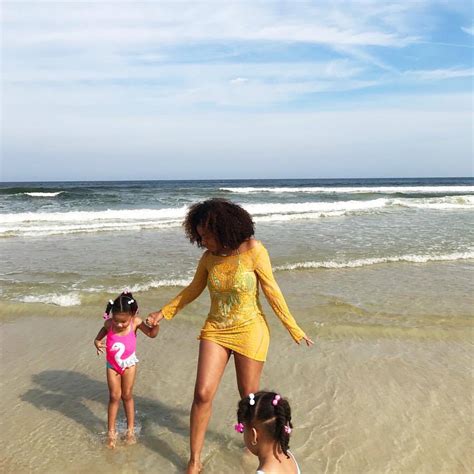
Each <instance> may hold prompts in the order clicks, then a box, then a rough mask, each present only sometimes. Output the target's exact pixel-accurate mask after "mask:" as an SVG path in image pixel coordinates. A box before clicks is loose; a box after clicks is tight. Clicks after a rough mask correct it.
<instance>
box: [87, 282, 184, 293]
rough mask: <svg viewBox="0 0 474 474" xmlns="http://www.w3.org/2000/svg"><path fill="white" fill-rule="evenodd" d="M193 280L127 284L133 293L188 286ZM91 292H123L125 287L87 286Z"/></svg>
mask: <svg viewBox="0 0 474 474" xmlns="http://www.w3.org/2000/svg"><path fill="white" fill-rule="evenodd" d="M191 281H192V278H174V279H173V278H171V279H168V280H151V281H149V282H145V283H137V284H135V285H129V286H127V288H128V290H129V291H131V292H132V293H136V292H139V291H147V290H151V289H153V288H169V287H176V286H188V285H189V284H190V283H191ZM84 291H86V292H89V293H121V292H122V291H123V287H120V288H119V287H110V288H105V287H100V288H87V289H86V290H84Z"/></svg>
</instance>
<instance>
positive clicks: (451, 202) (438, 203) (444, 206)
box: [392, 195, 474, 210]
mask: <svg viewBox="0 0 474 474" xmlns="http://www.w3.org/2000/svg"><path fill="white" fill-rule="evenodd" d="M392 205H394V206H402V207H412V208H417V209H436V210H450V209H474V196H470V195H467V196H445V197H442V198H425V199H394V200H393V201H392Z"/></svg>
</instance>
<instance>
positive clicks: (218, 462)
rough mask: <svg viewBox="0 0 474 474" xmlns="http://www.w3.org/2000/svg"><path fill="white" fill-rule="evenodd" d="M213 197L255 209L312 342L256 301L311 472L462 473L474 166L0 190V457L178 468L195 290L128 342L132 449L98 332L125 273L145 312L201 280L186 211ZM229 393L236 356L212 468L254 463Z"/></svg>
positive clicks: (467, 418) (467, 426)
mask: <svg viewBox="0 0 474 474" xmlns="http://www.w3.org/2000/svg"><path fill="white" fill-rule="evenodd" d="M210 197H224V198H228V199H231V200H233V201H235V202H237V203H240V204H241V205H243V206H244V207H245V208H246V209H247V210H248V211H249V212H250V213H251V214H252V216H253V218H254V221H255V224H256V238H257V239H259V240H261V241H262V242H263V243H264V244H265V245H266V247H267V248H268V250H269V252H270V255H271V258H272V263H273V268H274V271H275V276H276V278H277V280H278V282H279V284H280V286H281V287H282V290H283V292H284V294H285V297H286V299H287V302H288V304H289V306H290V309H291V310H292V312H293V314H294V316H295V318H296V319H297V320H298V322H299V324H300V325H301V326H302V327H303V329H304V330H305V331H306V332H307V333H308V335H309V336H310V337H312V338H313V339H315V340H316V341H317V343H316V346H315V347H314V348H312V349H309V350H305V349H304V348H302V347H297V346H295V345H294V344H293V343H292V341H291V339H290V338H289V336H288V335H287V334H286V332H285V331H284V328H283V327H282V326H281V324H279V322H278V320H277V319H276V318H275V317H273V315H272V313H271V310H270V309H269V308H268V306H266V308H267V313H266V314H267V318H268V320H269V323H270V326H271V330H272V342H271V347H270V353H269V358H268V361H267V363H266V366H265V370H264V376H263V380H262V386H263V387H267V388H275V389H278V390H279V391H281V392H282V393H283V394H284V395H287V396H288V397H289V398H290V401H291V403H292V405H293V410H294V423H295V431H294V436H293V443H292V450H293V452H294V453H295V454H296V456H297V458H298V461H299V463H300V465H301V466H302V468H303V472H314V473H317V472H343V473H344V472H347V473H355V472H364V473H367V472H374V473H380V472H410V473H411V472H428V473H431V472H453V473H454V472H456V473H457V472H472V466H473V461H474V460H473V457H472V449H471V448H472V432H471V426H472V422H473V421H474V420H473V413H472V379H471V369H472V364H473V362H474V360H473V356H472V335H473V333H472V315H473V307H474V306H473V303H474V300H473V297H472V295H473V269H474V226H473V224H474V180H473V179H472V178H450V179H357V180H355V179H354V180H313V179H307V180H226V181H154V182H93V183H92V182H81V183H59V182H55V183H3V184H0V252H1V255H2V266H1V268H0V291H1V296H2V308H1V310H0V311H1V313H2V315H1V318H0V324H1V328H2V333H1V334H2V336H1V337H2V381H3V383H4V386H5V387H8V390H5V389H4V390H3V394H4V401H5V403H4V404H3V408H2V409H1V412H0V416H1V417H2V420H8V421H7V422H5V421H4V422H3V425H4V426H3V429H2V435H1V436H2V440H3V442H2V450H3V452H2V461H1V462H0V468H2V470H3V471H4V472H31V471H36V472H65V471H71V472H85V471H90V470H91V469H92V470H93V469H94V466H95V463H101V470H103V471H105V472H109V471H110V472H112V471H116V470H117V469H121V471H122V472H146V471H148V470H149V469H152V468H153V469H155V470H156V469H157V470H158V472H181V470H182V468H183V466H184V463H185V461H186V455H187V442H188V438H187V428H188V421H187V420H188V410H189V407H190V404H191V400H192V390H193V383H194V375H195V368H196V354H197V341H196V336H197V335H198V333H199V328H200V327H201V325H202V323H203V321H204V319H205V317H206V314H207V310H208V296H207V294H206V292H205V293H204V294H203V295H202V296H201V297H200V298H199V299H198V300H197V301H196V302H194V303H193V304H192V305H190V306H188V307H187V308H186V309H185V310H184V311H183V312H182V314H180V315H178V316H177V318H176V319H175V320H173V321H172V322H169V323H165V324H164V325H163V326H164V327H163V328H162V334H160V336H159V337H158V338H157V339H156V341H155V340H154V341H150V340H143V339H144V338H143V339H142V340H140V341H139V358H140V359H141V363H140V373H139V376H138V379H137V384H136V389H135V393H136V405H137V407H136V409H137V419H138V424H139V430H140V433H139V443H138V445H137V446H136V447H133V448H131V449H125V448H123V447H121V448H120V449H119V450H117V452H115V453H109V452H106V451H105V450H104V448H103V432H104V431H105V426H106V425H105V421H106V402H107V388H106V385H105V378H104V374H103V361H100V360H97V357H96V356H95V352H94V350H93V347H92V343H91V341H92V339H93V337H94V336H95V334H96V333H97V331H98V329H99V328H100V325H101V314H102V312H103V309H104V308H105V304H106V302H107V300H108V299H109V298H111V297H114V296H116V295H117V294H118V293H119V292H120V291H122V290H123V289H124V288H125V287H128V288H129V289H131V290H132V291H133V292H134V295H135V297H136V298H137V300H138V302H139V305H140V308H141V312H142V314H147V312H148V311H151V310H156V309H158V308H159V307H160V306H161V305H162V304H164V303H165V302H167V301H168V299H170V298H171V297H173V296H174V295H175V294H176V293H177V292H178V291H180V290H181V289H182V288H183V287H184V286H185V285H186V284H187V283H188V282H189V281H190V280H191V279H192V275H193V272H194V269H195V266H196V262H197V260H198V259H199V256H200V254H201V252H202V250H200V249H198V248H196V247H193V246H191V245H190V244H189V242H187V241H186V239H185V237H184V233H183V230H182V227H181V223H182V220H183V217H184V215H185V213H186V209H187V207H188V206H189V205H190V204H192V203H194V202H197V201H200V200H203V199H207V198H210ZM236 402H237V391H236V385H235V380H234V374H233V371H232V370H231V369H229V371H227V373H226V375H225V377H224V379H223V382H222V386H221V388H220V390H219V393H218V396H217V398H216V402H215V407H214V416H213V419H212V421H211V425H210V432H209V436H208V438H207V441H206V447H205V452H204V455H205V461H206V471H207V472H216V473H217V472H220V473H225V472H229V473H231V472H252V469H254V468H255V461H254V460H253V459H251V458H248V457H247V456H245V455H244V454H242V449H241V448H242V445H241V440H239V438H236V437H235V435H234V434H233V433H232V430H231V428H229V427H232V423H233V421H234V418H235V410H234V408H235V405H236ZM122 423H123V420H122ZM24 440H27V443H28V445H29V446H30V449H29V450H28V453H27V455H26V456H25V455H24V453H23V451H22V450H23V441H24ZM45 450H46V452H49V451H50V450H54V452H56V453H58V454H57V455H50V456H48V455H46V456H45V455H44V453H45ZM124 463H125V464H124ZM124 466H125V467H124Z"/></svg>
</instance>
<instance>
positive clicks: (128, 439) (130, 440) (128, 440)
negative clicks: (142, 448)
mask: <svg viewBox="0 0 474 474" xmlns="http://www.w3.org/2000/svg"><path fill="white" fill-rule="evenodd" d="M136 443H137V438H136V437H135V432H134V431H133V430H127V432H126V433H125V444H128V445H132V444H136Z"/></svg>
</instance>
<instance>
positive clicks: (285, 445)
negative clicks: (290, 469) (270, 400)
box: [275, 398, 293, 458]
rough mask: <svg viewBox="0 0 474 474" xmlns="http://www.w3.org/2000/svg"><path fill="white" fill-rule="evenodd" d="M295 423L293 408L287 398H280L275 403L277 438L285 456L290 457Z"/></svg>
mask: <svg viewBox="0 0 474 474" xmlns="http://www.w3.org/2000/svg"><path fill="white" fill-rule="evenodd" d="M292 428H293V425H292V423H291V408H290V405H289V403H288V402H287V400H285V399H283V398H282V399H280V400H279V401H278V404H277V405H275V440H277V441H278V443H279V444H280V446H281V449H282V451H283V453H284V454H285V456H286V457H287V458H289V457H290V456H289V455H288V449H289V448H290V433H291V429H292Z"/></svg>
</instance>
